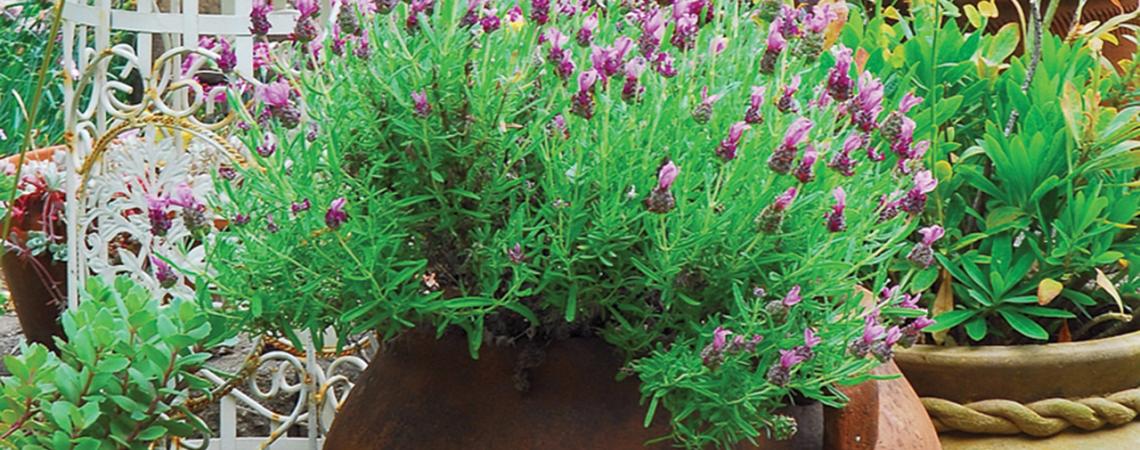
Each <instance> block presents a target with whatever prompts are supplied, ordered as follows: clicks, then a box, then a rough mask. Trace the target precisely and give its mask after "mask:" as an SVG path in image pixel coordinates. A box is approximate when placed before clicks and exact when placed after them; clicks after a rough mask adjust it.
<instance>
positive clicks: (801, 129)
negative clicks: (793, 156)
mask: <svg viewBox="0 0 1140 450" xmlns="http://www.w3.org/2000/svg"><path fill="white" fill-rule="evenodd" d="M812 125H813V124H812V121H811V119H808V118H806V117H800V118H798V119H796V120H795V121H794V122H792V124H791V125H790V126H788V130H787V131H786V132H785V133H784V141H783V143H782V144H781V146H782V147H790V148H795V147H798V146H799V145H800V143H802V142H803V141H804V138H806V137H807V135H808V132H810V131H811V127H812Z"/></svg>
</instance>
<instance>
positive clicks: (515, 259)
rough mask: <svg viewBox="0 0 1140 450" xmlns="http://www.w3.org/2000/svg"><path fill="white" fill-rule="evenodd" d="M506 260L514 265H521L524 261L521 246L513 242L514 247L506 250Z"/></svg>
mask: <svg viewBox="0 0 1140 450" xmlns="http://www.w3.org/2000/svg"><path fill="white" fill-rule="evenodd" d="M507 258H508V259H510V260H511V262H512V263H514V264H522V263H523V261H526V254H525V253H523V248H522V244H519V243H518V242H515V246H514V247H511V248H510V249H509V250H507Z"/></svg>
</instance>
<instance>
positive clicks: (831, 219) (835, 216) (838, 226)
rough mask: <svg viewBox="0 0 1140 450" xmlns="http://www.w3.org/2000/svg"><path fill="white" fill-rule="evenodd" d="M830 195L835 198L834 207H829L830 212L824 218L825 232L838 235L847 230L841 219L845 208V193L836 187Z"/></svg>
mask: <svg viewBox="0 0 1140 450" xmlns="http://www.w3.org/2000/svg"><path fill="white" fill-rule="evenodd" d="M831 195H832V196H834V197H835V205H834V206H832V207H831V212H829V213H827V215H826V216H825V218H826V219H827V230H828V231H830V232H832V233H838V232H840V231H843V230H846V229H847V222H846V220H845V219H844V217H843V210H844V209H846V208H847V193H846V192H844V191H843V186H837V187H836V188H835V190H833V191H831Z"/></svg>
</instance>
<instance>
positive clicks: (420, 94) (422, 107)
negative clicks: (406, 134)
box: [412, 90, 431, 117]
mask: <svg viewBox="0 0 1140 450" xmlns="http://www.w3.org/2000/svg"><path fill="white" fill-rule="evenodd" d="M412 103H413V109H414V110H415V112H416V115H417V116H420V117H428V116H430V115H431V103H428V98H427V91H426V90H421V91H416V92H412Z"/></svg>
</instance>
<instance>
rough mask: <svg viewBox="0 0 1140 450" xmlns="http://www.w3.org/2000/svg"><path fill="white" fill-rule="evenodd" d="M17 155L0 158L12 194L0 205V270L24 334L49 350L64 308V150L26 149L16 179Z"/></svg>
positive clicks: (6, 188) (1, 172)
mask: <svg viewBox="0 0 1140 450" xmlns="http://www.w3.org/2000/svg"><path fill="white" fill-rule="evenodd" d="M20 157H21V155H18V154H17V155H13V156H10V157H8V158H5V159H3V160H0V176H2V177H3V181H2V184H0V187H2V189H3V191H4V192H5V193H8V192H14V193H15V198H14V201H12V203H11V204H10V205H9V204H7V202H3V203H0V208H2V209H3V212H4V217H8V215H9V214H10V215H11V218H10V220H11V225H10V227H9V234H8V238H7V239H5V240H4V244H5V245H4V247H5V249H4V253H3V257H2V258H0V268H3V273H4V280H5V283H6V284H7V286H8V290H9V292H10V293H11V300H12V303H13V306H14V307H15V310H16V315H17V316H18V318H19V320H20V327H21V329H22V330H23V332H24V336H26V337H27V338H28V340H29V341H30V342H36V343H40V344H43V345H45V346H47V347H48V348H52V349H54V348H55V342H54V340H53V337H54V336H62V335H63V333H62V331H63V329H62V328H61V327H60V324H59V314H60V311H62V310H63V309H64V308H65V307H66V306H67V298H66V284H65V283H66V281H67V278H66V277H67V264H66V258H67V247H66V244H65V242H64V240H65V237H66V236H65V230H66V228H65V227H64V226H63V215H64V200H65V197H66V194H65V191H64V176H65V172H64V167H65V162H64V158H66V150H65V149H64V148H63V147H48V148H44V149H39V150H36V151H33V152H28V153H27V154H26V155H25V156H24V157H25V160H24V161H25V162H24V164H23V167H22V169H21V170H20V175H19V180H16V165H17V164H18V162H19V158H20Z"/></svg>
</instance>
